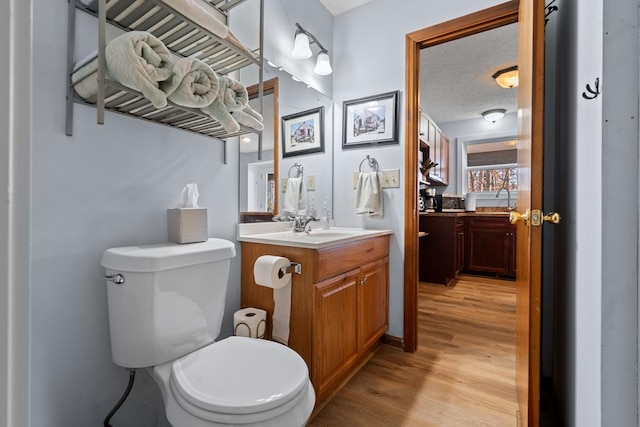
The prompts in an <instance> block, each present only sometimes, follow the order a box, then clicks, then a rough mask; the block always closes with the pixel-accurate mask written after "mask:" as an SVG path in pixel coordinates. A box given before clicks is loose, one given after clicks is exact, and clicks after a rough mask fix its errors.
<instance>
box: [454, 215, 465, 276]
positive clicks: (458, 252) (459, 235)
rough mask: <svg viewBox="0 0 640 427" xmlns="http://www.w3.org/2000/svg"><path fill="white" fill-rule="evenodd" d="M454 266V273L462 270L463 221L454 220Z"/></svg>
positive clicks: (463, 247) (459, 219) (461, 219)
mask: <svg viewBox="0 0 640 427" xmlns="http://www.w3.org/2000/svg"><path fill="white" fill-rule="evenodd" d="M455 233H456V234H455V239H456V243H455V256H456V259H455V266H456V273H459V272H460V271H462V269H463V268H464V250H465V246H464V219H463V218H456V231H455Z"/></svg>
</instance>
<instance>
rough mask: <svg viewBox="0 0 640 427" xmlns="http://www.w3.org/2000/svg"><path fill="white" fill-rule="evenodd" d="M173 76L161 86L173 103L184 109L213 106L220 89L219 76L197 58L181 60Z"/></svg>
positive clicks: (174, 69) (174, 67)
mask: <svg viewBox="0 0 640 427" xmlns="http://www.w3.org/2000/svg"><path fill="white" fill-rule="evenodd" d="M172 71H173V75H172V76H171V78H170V79H169V80H165V81H164V82H162V83H161V84H160V89H162V91H163V92H164V93H166V94H167V97H168V98H169V100H171V101H172V102H174V103H176V104H178V105H181V106H183V107H191V108H202V107H206V106H207V105H209V104H211V103H212V102H213V101H214V100H215V98H216V96H218V91H219V89H220V82H219V81H218V75H217V74H216V73H215V71H213V70H212V69H211V67H210V66H209V65H207V64H205V63H204V62H202V61H200V60H199V59H196V58H180V59H178V60H177V61H176V62H175V63H174V64H173V68H172Z"/></svg>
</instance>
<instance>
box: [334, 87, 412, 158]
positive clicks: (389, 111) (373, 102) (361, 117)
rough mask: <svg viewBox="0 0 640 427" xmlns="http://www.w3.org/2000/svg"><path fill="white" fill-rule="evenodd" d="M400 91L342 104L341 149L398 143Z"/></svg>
mask: <svg viewBox="0 0 640 427" xmlns="http://www.w3.org/2000/svg"><path fill="white" fill-rule="evenodd" d="M399 96H400V91H399V90H396V91H394V92H387V93H381V94H379V95H372V96H367V97H365V98H359V99H353V100H351V101H344V102H343V104H342V148H343V149H344V148H357V147H362V146H371V145H381V144H399V143H400V141H399V139H398V116H399V110H398V108H399V107H398V98H399Z"/></svg>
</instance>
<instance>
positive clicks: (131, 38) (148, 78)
mask: <svg viewBox="0 0 640 427" xmlns="http://www.w3.org/2000/svg"><path fill="white" fill-rule="evenodd" d="M105 63H106V69H105V75H106V76H107V78H109V79H111V80H115V81H117V82H119V83H120V84H122V85H123V86H127V87H128V88H131V89H134V90H137V91H139V92H141V93H142V95H144V96H145V97H146V98H147V99H149V101H151V103H152V104H153V106H154V107H156V108H163V107H165V106H166V105H167V96H166V95H165V93H164V92H163V91H161V90H160V82H162V81H165V80H167V79H169V78H170V77H171V75H172V71H171V66H172V63H173V61H172V57H171V53H170V52H169V50H168V49H167V47H166V46H165V45H164V44H163V43H162V42H161V41H160V40H158V39H157V38H156V37H155V36H153V35H152V34H150V33H147V32H144V31H130V32H128V33H124V34H122V35H120V36H118V37H116V38H115V39H113V40H112V41H110V42H109V43H108V44H107V46H106V48H105ZM72 83H73V85H74V89H75V90H76V92H77V93H78V95H80V96H81V97H82V98H84V99H90V98H92V97H93V96H95V95H96V94H97V93H98V58H95V59H94V60H93V61H91V62H89V63H87V64H86V65H84V66H83V67H80V68H79V69H77V70H75V71H74V73H73V75H72Z"/></svg>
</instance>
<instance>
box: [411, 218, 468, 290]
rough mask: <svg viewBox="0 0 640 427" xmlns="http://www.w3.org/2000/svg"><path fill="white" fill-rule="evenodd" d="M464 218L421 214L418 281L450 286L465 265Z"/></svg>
mask: <svg viewBox="0 0 640 427" xmlns="http://www.w3.org/2000/svg"><path fill="white" fill-rule="evenodd" d="M464 224H465V217H464V216H463V215H457V214H426V215H420V226H419V227H420V232H425V233H428V234H427V235H426V236H424V237H422V238H420V244H419V255H418V258H419V269H418V278H419V280H420V281H421V282H429V283H436V284H440V285H448V284H449V283H450V282H451V281H452V280H453V279H455V278H456V276H457V274H458V273H459V272H460V271H461V270H462V268H463V266H464V242H465V225H464Z"/></svg>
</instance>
